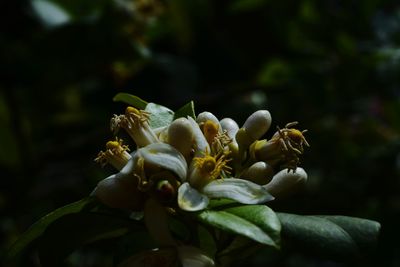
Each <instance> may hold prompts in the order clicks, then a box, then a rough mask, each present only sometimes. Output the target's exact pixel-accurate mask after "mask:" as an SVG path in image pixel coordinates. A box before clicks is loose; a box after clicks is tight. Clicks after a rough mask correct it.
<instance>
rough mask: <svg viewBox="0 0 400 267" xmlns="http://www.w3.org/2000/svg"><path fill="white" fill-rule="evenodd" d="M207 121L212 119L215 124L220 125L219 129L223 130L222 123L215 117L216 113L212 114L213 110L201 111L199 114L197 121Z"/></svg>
mask: <svg viewBox="0 0 400 267" xmlns="http://www.w3.org/2000/svg"><path fill="white" fill-rule="evenodd" d="M206 121H212V122H214V123H215V124H217V125H218V126H219V127H218V131H220V132H221V125H220V123H219V120H218V119H217V117H215V115H214V114H212V113H211V112H208V111H204V112H202V113H200V114H199V115H197V118H196V122H197V123H199V124H200V123H202V122H206Z"/></svg>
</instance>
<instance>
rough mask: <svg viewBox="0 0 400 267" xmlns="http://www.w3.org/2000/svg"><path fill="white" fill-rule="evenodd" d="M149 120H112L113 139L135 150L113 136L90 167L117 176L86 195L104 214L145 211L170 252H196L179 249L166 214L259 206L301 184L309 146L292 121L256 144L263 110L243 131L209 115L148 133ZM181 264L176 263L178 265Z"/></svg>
mask: <svg viewBox="0 0 400 267" xmlns="http://www.w3.org/2000/svg"><path fill="white" fill-rule="evenodd" d="M152 115H154V114H151V113H150V112H148V111H145V110H139V109H136V108H134V107H127V108H126V110H125V114H122V115H114V117H113V118H112V119H111V123H110V128H111V131H112V132H113V133H114V135H117V134H118V132H119V131H120V130H121V129H122V130H124V131H125V132H126V133H127V134H128V135H129V136H130V137H131V138H132V139H133V141H134V143H135V145H136V149H135V150H134V151H133V152H131V153H129V152H130V150H129V148H128V146H127V145H124V144H123V141H122V139H119V138H118V137H117V138H115V139H114V140H113V141H109V142H107V144H106V150H105V151H101V152H100V153H99V155H98V157H97V158H96V161H97V162H99V163H100V164H102V165H105V164H107V163H109V164H111V165H112V166H113V167H115V168H116V169H117V170H118V171H119V172H117V173H116V174H113V175H111V176H109V177H108V178H106V179H104V180H102V181H100V182H99V183H98V185H97V187H96V188H95V190H94V191H93V193H92V194H93V195H95V196H96V197H97V198H98V199H99V200H100V201H101V202H103V203H104V204H106V205H108V206H110V207H113V208H120V209H126V210H129V211H143V212H144V222H145V224H146V226H147V228H148V230H149V232H150V234H151V235H152V236H153V237H154V238H155V240H156V241H157V242H158V243H159V244H160V246H161V247H163V246H164V247H168V246H171V245H172V246H175V247H176V248H177V250H176V251H177V253H178V254H179V255H180V254H182V253H183V252H182V251H187V250H190V251H193V250H194V249H195V248H193V247H185V246H182V245H178V244H177V242H176V241H175V240H174V238H173V237H172V236H171V234H170V232H169V230H168V225H167V223H166V216H167V213H168V212H170V213H176V212H181V211H183V212H195V211H201V210H204V209H207V207H208V205H209V203H210V200H211V199H221V198H223V199H231V200H234V201H236V202H239V203H242V204H261V203H265V202H267V201H271V200H273V199H274V198H279V197H281V196H282V195H284V194H287V193H288V192H290V191H292V190H293V188H295V187H296V186H297V185H298V184H301V183H303V182H305V181H306V179H307V174H306V172H305V171H304V170H303V169H302V168H300V167H298V165H299V163H300V156H301V154H302V153H303V151H304V148H305V146H309V144H308V142H307V141H306V139H305V137H304V135H303V134H304V133H305V131H299V130H297V129H295V128H293V127H294V126H296V125H297V122H292V123H288V124H286V126H285V128H283V129H281V128H279V127H278V128H277V131H276V132H275V133H274V134H273V135H272V137H271V138H270V139H261V138H262V137H263V136H264V135H265V134H266V133H267V131H268V130H269V128H270V126H271V115H270V113H269V112H268V111H267V110H259V111H256V112H254V113H253V114H251V115H250V116H249V117H248V118H247V120H246V121H245V123H244V124H243V126H242V127H241V128H239V126H238V124H237V123H236V122H235V121H234V120H232V119H230V118H224V119H222V120H218V119H217V118H216V117H215V116H214V115H213V114H212V113H210V112H202V113H200V114H199V115H198V116H197V118H196V119H195V118H193V117H191V116H188V117H180V118H177V119H175V120H172V121H170V122H169V123H168V124H167V125H166V126H163V127H159V128H154V127H151V126H150V120H151V117H152ZM260 139H261V140H260ZM181 252H182V253H181ZM184 254H185V253H184ZM186 254H187V253H186ZM195 254H196V253H195ZM196 255H200V254H196ZM185 259H186V260H187V259H188V258H187V256H186V257H184V256H182V257H181V262H184V261H185ZM137 260H138V259H137V258H135V261H137ZM201 261H202V262H204V260H201ZM210 262H211V261H210ZM199 266H200V265H199ZM201 266H202V265H201ZM204 266H205V265H204ZM207 266H208V265H207ZM210 266H212V264H211V265H210Z"/></svg>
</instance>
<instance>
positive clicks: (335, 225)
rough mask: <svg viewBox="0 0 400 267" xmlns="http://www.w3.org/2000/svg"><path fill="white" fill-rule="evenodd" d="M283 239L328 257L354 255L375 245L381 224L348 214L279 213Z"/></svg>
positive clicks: (299, 247)
mask: <svg viewBox="0 0 400 267" xmlns="http://www.w3.org/2000/svg"><path fill="white" fill-rule="evenodd" d="M278 217H279V219H280V221H281V223H282V238H283V241H286V242H288V244H291V245H293V246H295V248H296V249H301V250H305V251H308V252H312V253H318V254H319V255H325V256H328V257H342V258H343V257H354V256H357V255H358V254H359V253H360V252H362V251H360V248H366V247H370V246H371V245H373V244H375V242H376V240H377V236H378V234H379V229H380V224H379V223H378V222H375V221H371V220H365V219H360V218H352V217H346V216H301V215H295V214H287V213H278Z"/></svg>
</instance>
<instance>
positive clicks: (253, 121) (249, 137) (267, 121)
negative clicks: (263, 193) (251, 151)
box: [236, 110, 271, 154]
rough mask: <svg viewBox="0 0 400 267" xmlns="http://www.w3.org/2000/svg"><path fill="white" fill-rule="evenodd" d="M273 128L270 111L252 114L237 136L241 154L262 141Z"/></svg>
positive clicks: (259, 111)
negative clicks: (251, 145)
mask: <svg viewBox="0 0 400 267" xmlns="http://www.w3.org/2000/svg"><path fill="white" fill-rule="evenodd" d="M270 126H271V114H270V113H269V111H268V110H258V111H256V112H254V113H253V114H251V115H250V116H249V117H248V118H247V120H246V122H245V123H244V125H243V127H242V128H240V129H239V131H238V132H237V134H236V141H237V142H238V144H239V148H240V150H241V154H243V153H244V151H245V150H246V149H247V148H248V147H249V146H250V144H251V143H253V142H254V141H256V140H258V139H260V138H261V137H262V136H263V135H264V134H265V133H266V132H267V131H268V129H269V127H270Z"/></svg>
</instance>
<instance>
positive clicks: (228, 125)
mask: <svg viewBox="0 0 400 267" xmlns="http://www.w3.org/2000/svg"><path fill="white" fill-rule="evenodd" d="M219 123H220V125H221V128H222V130H224V131H226V134H227V135H228V136H229V137H230V138H231V139H232V140H235V136H236V133H237V132H238V131H239V126H238V124H237V123H236V121H234V120H232V119H231V118H224V119H222V120H221V121H220V122H219Z"/></svg>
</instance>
